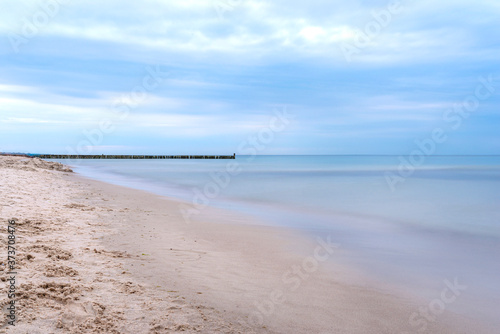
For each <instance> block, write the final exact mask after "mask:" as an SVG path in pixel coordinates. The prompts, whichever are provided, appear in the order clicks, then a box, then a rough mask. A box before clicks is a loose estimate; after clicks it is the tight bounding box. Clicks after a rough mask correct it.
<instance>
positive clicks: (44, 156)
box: [30, 154, 236, 159]
mask: <svg viewBox="0 0 500 334" xmlns="http://www.w3.org/2000/svg"><path fill="white" fill-rule="evenodd" d="M30 156H31V157H35V158H41V159H236V154H233V155H105V154H101V155H89V154H86V155H72V154H30Z"/></svg>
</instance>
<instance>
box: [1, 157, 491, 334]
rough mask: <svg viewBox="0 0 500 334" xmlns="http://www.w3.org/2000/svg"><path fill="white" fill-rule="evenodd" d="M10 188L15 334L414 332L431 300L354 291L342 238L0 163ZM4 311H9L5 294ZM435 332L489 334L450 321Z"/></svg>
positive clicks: (4, 206) (4, 209)
mask: <svg viewBox="0 0 500 334" xmlns="http://www.w3.org/2000/svg"><path fill="white" fill-rule="evenodd" d="M0 178H1V182H2V188H1V193H0V199H1V207H0V208H1V212H0V215H1V221H2V224H4V226H5V228H4V231H5V233H3V234H2V235H1V238H2V244H3V245H4V249H3V250H0V252H4V254H7V246H6V245H7V240H8V236H7V225H8V224H9V221H15V224H16V226H17V229H16V232H15V233H16V239H17V244H16V245H17V250H16V266H17V268H16V269H17V275H16V288H17V299H16V302H17V305H18V306H19V308H18V309H17V311H18V313H17V319H16V328H15V329H14V328H12V327H8V326H7V327H5V326H4V328H2V329H1V330H0V332H12V333H14V332H16V333H17V332H22V333H26V332H27V333H174V332H183V333H322V334H326V333H414V332H418V331H417V329H418V328H419V327H415V326H413V324H412V323H411V317H412V314H414V313H415V312H418V308H419V307H420V306H421V305H422V304H421V301H414V300H408V299H406V298H403V297H401V296H397V295H394V294H391V293H388V292H387V291H377V290H374V289H372V288H369V287H363V286H359V285H354V284H346V283H345V282H346V281H349V278H350V277H352V278H357V276H362V275H363V274H362V273H358V272H355V271H353V270H351V269H349V268H344V267H341V266H340V265H336V264H335V256H336V255H335V254H336V252H341V251H342V249H341V246H340V248H339V247H338V246H337V245H335V243H334V242H333V240H334V238H329V237H327V236H325V237H324V238H322V239H318V240H306V239H304V238H302V237H301V236H300V235H298V234H296V233H295V232H293V231H289V230H286V229H279V228H270V227H263V226H256V225H253V224H252V222H251V221H248V220H247V219H246V218H245V217H239V216H235V215H234V214H231V213H228V212H223V211H218V210H215V209H214V210H213V211H210V212H208V213H207V214H206V215H205V216H203V217H201V218H200V220H199V221H192V222H190V223H189V224H187V223H186V222H185V221H184V220H183V219H182V216H181V214H180V213H179V210H178V208H179V205H182V203H181V202H178V201H176V200H173V199H168V198H164V197H160V196H157V195H153V194H150V193H147V192H143V191H139V190H133V189H128V188H124V187H119V186H114V185H110V184H106V183H102V182H98V181H93V180H89V179H85V178H82V177H79V176H78V175H75V174H74V173H72V171H71V169H70V168H68V167H66V166H63V165H61V164H58V163H54V162H46V161H43V160H40V159H38V158H34V159H26V158H24V157H7V156H0ZM242 222H245V223H246V224H239V223H242ZM292 246H293V247H292ZM304 254H307V255H306V256H304ZM3 258H4V259H5V258H6V256H4V257H3ZM326 263H328V264H329V265H328V266H326V265H323V264H326ZM7 269H8V268H7V267H6V263H5V260H4V262H2V266H1V270H2V271H3V275H2V277H6V272H7ZM4 281H6V279H4ZM0 301H1V302H2V306H3V307H4V311H6V308H5V307H6V305H7V303H8V301H9V298H8V296H7V290H6V288H5V287H2V291H1V297H0ZM5 320H7V318H6V319H5ZM425 325H426V329H425V331H424V332H425V333H457V332H464V333H490V332H491V333H493V331H488V330H485V329H484V328H480V327H479V325H478V324H476V323H474V322H472V321H469V320H467V319H463V318H461V317H459V316H457V315H454V314H451V313H445V314H442V315H441V316H440V317H439V318H438V319H436V320H434V321H428V322H427V323H426V324H425Z"/></svg>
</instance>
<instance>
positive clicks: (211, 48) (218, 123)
mask: <svg viewBox="0 0 500 334" xmlns="http://www.w3.org/2000/svg"><path fill="white" fill-rule="evenodd" d="M499 17H500V1H498V0H475V1H466V0H442V1H435V0H434V1H430V0H419V1H416V0H401V1H356V0H350V1H345V0H343V1H337V0H309V1H296V0H267V1H257V0H206V1H204V0H203V1H202V0H182V1H173V0H143V1H129V0H105V1H95V0H86V1H83V0H16V1H10V0H0V151H4V152H25V153H59V154H76V153H79V154H112V153H115V154H232V153H236V154H244V153H245V152H250V151H251V150H252V149H254V150H255V152H258V153H259V154H395V155H406V154H411V153H412V152H414V151H415V150H421V151H425V152H424V153H425V154H429V155H430V154H436V155H440V154H500V131H498V130H499V124H500V108H499V106H500V73H499V70H500V34H499V31H500V20H499V19H498V18H499ZM423 143H427V146H425V145H424V144H423Z"/></svg>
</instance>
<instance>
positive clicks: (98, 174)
mask: <svg viewBox="0 0 500 334" xmlns="http://www.w3.org/2000/svg"><path fill="white" fill-rule="evenodd" d="M60 162H62V163H68V161H60ZM232 164H236V165H232ZM74 166H75V171H76V172H78V173H80V174H82V175H84V176H87V177H90V178H93V179H97V180H102V181H106V182H110V183H114V184H119V185H125V186H129V187H132V188H137V189H143V190H148V191H151V192H154V193H157V194H160V195H165V196H170V197H176V198H179V199H183V200H185V201H187V202H189V203H191V204H190V206H189V207H191V208H192V209H196V210H201V209H202V207H203V206H205V205H209V206H215V207H219V208H224V209H228V210H233V211H237V212H241V213H245V214H247V215H253V216H256V217H257V218H259V220H260V221H262V222H264V223H265V224H269V225H276V226H287V227H292V228H296V229H299V230H301V231H303V233H304V234H306V235H311V236H315V235H320V236H325V235H331V236H332V240H334V241H335V242H336V243H339V244H340V247H341V250H342V252H341V253H342V255H341V256H339V257H338V258H337V260H338V261H344V262H345V263H348V264H349V265H353V266H356V267H357V268H358V269H359V270H361V271H363V272H366V273H367V274H368V275H367V276H369V277H373V278H374V279H375V280H377V281H378V282H382V283H387V284H391V285H392V286H396V287H401V290H402V291H411V293H414V294H415V295H418V296H420V297H422V298H423V300H429V301H431V300H432V299H433V298H438V297H439V294H440V292H441V290H442V289H443V287H444V283H443V281H444V280H445V279H448V280H451V281H453V280H454V279H455V278H457V279H458V281H459V282H460V284H463V285H467V289H466V291H465V292H464V293H463V294H462V295H461V296H460V299H458V300H457V301H456V302H455V303H453V305H449V308H450V309H453V310H455V311H457V312H464V313H467V314H471V313H473V314H475V315H476V316H477V317H481V318H484V319H487V320H490V321H494V319H496V317H497V316H498V312H497V306H498V305H499V304H500V285H499V284H498V282H499V281H500V156H431V157H427V158H426V159H425V161H423V163H422V164H421V165H420V166H419V167H415V168H413V167H411V168H410V169H408V166H406V167H404V166H403V167H402V165H401V161H400V158H398V157H397V156H258V157H250V156H239V157H237V159H236V160H81V161H78V164H76V165H74ZM236 167H237V171H238V172H234V171H233V169H234V168H236ZM424 306H425V305H424Z"/></svg>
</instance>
